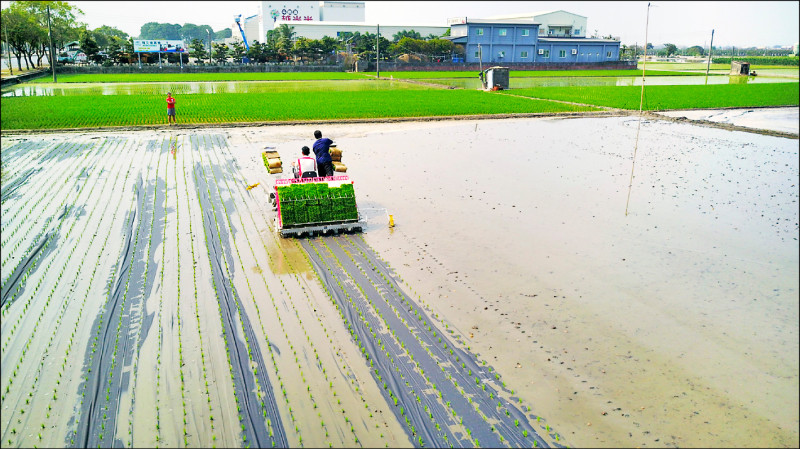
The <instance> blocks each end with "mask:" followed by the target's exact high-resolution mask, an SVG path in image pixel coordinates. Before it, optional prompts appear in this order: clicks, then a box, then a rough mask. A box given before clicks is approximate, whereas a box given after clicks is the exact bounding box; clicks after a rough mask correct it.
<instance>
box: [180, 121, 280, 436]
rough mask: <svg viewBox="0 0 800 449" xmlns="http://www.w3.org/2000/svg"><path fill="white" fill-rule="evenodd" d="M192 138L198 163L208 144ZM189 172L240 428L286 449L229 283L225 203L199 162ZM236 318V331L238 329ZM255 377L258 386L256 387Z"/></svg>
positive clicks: (258, 355)
mask: <svg viewBox="0 0 800 449" xmlns="http://www.w3.org/2000/svg"><path fill="white" fill-rule="evenodd" d="M192 137H194V138H193V139H190V141H191V144H192V145H191V151H192V153H193V154H194V153H197V154H201V159H202V152H209V151H212V149H211V148H209V147H208V146H206V145H203V147H202V148H201V147H200V143H199V141H198V139H197V137H196V136H192ZM204 144H205V141H204ZM193 171H194V180H195V188H196V190H197V192H198V201H199V202H200V208H201V210H202V217H203V232H204V235H205V243H206V248H207V250H208V256H209V263H210V265H211V273H212V276H211V277H212V283H213V285H214V290H215V291H216V296H217V301H218V306H219V311H220V314H221V317H222V324H223V334H224V338H225V344H226V350H227V352H228V356H229V363H230V368H231V376H232V378H233V379H232V380H233V384H234V390H235V395H236V398H237V403H238V404H243V405H244V407H243V408H244V412H245V413H244V415H243V416H242V415H241V414H240V415H239V418H240V421H246V423H243V424H242V426H243V429H242V431H243V433H244V437H245V442H246V440H247V439H249V440H250V441H252V442H254V444H255V445H256V446H258V447H266V446H267V445H268V444H270V445H276V446H278V447H287V446H288V442H287V439H286V432H285V430H284V428H283V423H282V422H281V418H280V414H279V412H278V406H277V402H276V399H275V395H274V393H273V388H272V385H271V384H270V381H269V377H267V372H268V371H267V366H266V364H265V363H264V360H263V356H262V354H263V352H262V351H261V348H260V345H259V342H258V338H257V336H256V334H255V332H254V331H253V328H252V325H251V323H250V319H249V317H248V316H247V314H246V313H245V312H244V308H243V305H242V304H241V301H240V297H239V295H238V293H237V291H236V288H235V287H234V285H233V282H232V273H231V272H230V269H231V268H230V267H233V266H235V264H234V260H233V254H232V252H231V248H230V239H232V237H229V234H228V233H229V232H232V231H230V230H228V229H227V228H226V227H225V223H226V222H227V218H226V217H225V216H224V215H223V212H222V210H221V209H223V207H222V202H223V201H224V200H222V197H221V192H220V190H219V186H218V185H217V183H216V182H214V180H213V179H212V180H211V182H209V180H207V179H206V174H205V168H204V167H203V162H202V160H201V162H196V163H195V165H194V170H193ZM237 317H238V320H239V321H240V324H241V325H240V326H237V324H236V321H237ZM242 337H243V338H242ZM243 340H244V341H243ZM251 360H252V364H254V365H255V368H256V373H255V374H254V373H253V369H252V368H251ZM256 378H257V379H258V384H256ZM258 386H261V389H260V391H262V392H263V393H264V398H263V400H262V399H260V398H259V397H258V394H257V391H258V390H259V389H258ZM262 406H263V408H262ZM267 419H268V420H269V421H270V423H271V428H272V429H273V430H274V432H272V435H270V431H269V429H268V428H267V424H266V422H265V420H267Z"/></svg>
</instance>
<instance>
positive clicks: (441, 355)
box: [345, 246, 508, 442]
mask: <svg viewBox="0 0 800 449" xmlns="http://www.w3.org/2000/svg"><path fill="white" fill-rule="evenodd" d="M356 248H358V247H357V246H356ZM358 250H359V252H361V253H362V255H363V256H364V259H365V260H366V261H367V262H368V263H369V264H370V265H371V270H370V271H372V272H374V273H378V274H379V275H380V276H381V278H382V279H383V281H384V283H385V284H386V285H387V286H389V287H390V288H391V289H392V290H393V291H394V292H395V296H397V297H398V298H400V299H401V300H402V301H403V302H405V303H406V306H407V307H409V309H410V311H414V314H415V317H416V318H417V319H418V320H419V321H421V322H423V325H422V328H423V329H425V328H426V327H427V330H428V331H429V332H432V336H433V337H434V338H438V343H439V344H441V345H442V347H441V348H438V346H437V345H436V342H435V341H434V342H433V343H432V344H424V343H423V341H422V339H421V338H420V337H419V336H418V335H417V333H416V332H415V331H414V328H413V327H412V326H410V325H409V324H408V323H407V320H406V319H405V317H404V316H403V315H404V314H403V313H401V312H400V310H399V309H397V308H396V307H395V306H394V305H392V304H391V303H390V302H389V301H388V300H386V298H385V297H383V295H381V296H382V297H383V299H384V300H386V302H387V304H388V305H389V306H390V307H391V308H392V310H393V311H394V312H395V314H396V315H397V318H398V319H400V321H401V322H402V323H403V324H404V325H405V326H406V328H407V329H408V330H409V332H410V333H411V334H412V335H413V336H414V337H415V339H417V341H419V342H420V346H421V347H422V348H423V349H424V350H425V351H426V352H427V353H428V355H429V356H430V357H431V359H432V360H437V359H447V357H448V355H447V352H446V351H445V350H447V349H448V345H447V340H446V339H445V341H444V343H443V342H442V338H441V336H438V337H437V332H436V331H435V330H433V329H432V328H431V326H430V324H428V323H425V322H424V319H423V317H422V316H421V315H420V314H419V312H418V311H416V310H415V309H414V307H413V304H412V303H410V302H409V301H408V299H407V297H406V296H405V295H401V294H400V292H398V291H397V289H396V288H395V287H394V285H393V284H392V283H390V282H389V281H388V279H386V276H385V275H384V274H383V272H382V271H381V270H379V269H378V267H376V266H375V265H374V264H373V263H372V261H371V260H370V258H369V257H367V256H366V255H365V254H364V253H363V252H362V251H361V250H360V249H358ZM345 253H346V254H347V252H346V251H345ZM353 262H354V263H355V260H353ZM362 272H363V273H364V274H365V275H366V276H367V278H368V279H369V275H368V274H367V272H366V271H365V270H363V269H362ZM370 282H372V281H371V280H370ZM373 285H374V284H373ZM376 289H377V288H376ZM445 327H446V328H447V327H449V325H447V324H445ZM431 346H433V347H434V348H438V349H439V351H437V352H438V356H437V355H434V354H433V351H432V350H431V349H430V348H431ZM404 349H405V351H406V354H407V355H409V356H410V357H411V358H412V360H413V355H412V354H410V353H409V351H408V349H407V348H404ZM449 355H450V356H451V357H455V360H452V361H451V362H452V364H453V366H458V363H459V362H461V361H460V358H459V356H457V355H454V353H453V350H452V348H450V349H449ZM417 365H418V366H419V363H418V362H417ZM461 365H462V367H464V365H465V364H464V363H463V362H461ZM437 366H439V368H440V369H441V370H442V373H444V374H445V376H446V377H447V378H448V380H450V381H451V382H452V383H453V385H454V387H455V388H456V390H457V391H458V392H459V393H460V394H461V395H462V396H463V397H464V398H465V399H467V400H468V402H469V403H470V404H472V405H473V407H474V408H475V411H476V412H477V413H478V415H479V416H480V417H481V418H482V419H483V420H484V422H487V423H488V417H487V415H486V414H485V413H484V412H483V411H481V410H480V408H479V406H478V402H473V401H472V397H471V396H470V395H468V394H467V392H466V390H465V388H464V386H463V383H464V380H463V378H462V386H459V385H458V380H457V379H454V378H453V376H452V374H451V373H449V372H447V370H445V367H444V366H443V365H442V364H441V363H440V362H438V361H437ZM423 376H425V375H424V372H423ZM425 378H426V380H427V381H429V382H430V379H428V377H427V376H425ZM475 380H476V383H479V382H480V379H479V377H477V376H476V377H475ZM434 389H437V388H436V386H435V384H434ZM437 390H438V389H437ZM483 390H484V391H485V384H484V385H483ZM439 395H440V397H441V392H439ZM489 396H490V398H491V399H494V393H492V392H490V393H489ZM448 408H449V401H448ZM451 411H452V412H453V415H454V417H455V411H454V410H452V409H451ZM507 413H508V412H507ZM467 430H469V429H467ZM491 430H492V432H494V431H495V428H494V426H492V427H491ZM499 438H500V441H501V442H502V441H503V440H504V437H503V436H502V435H500V436H499Z"/></svg>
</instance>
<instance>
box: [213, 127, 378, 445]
mask: <svg viewBox="0 0 800 449" xmlns="http://www.w3.org/2000/svg"><path fill="white" fill-rule="evenodd" d="M212 142H213V140H212ZM225 145H226V144H225V143H224V142H223V143H222V144H221V145H220V146H225ZM214 154H215V155H217V164H218V165H220V166H221V165H222V161H221V160H220V158H219V155H218V154H217V153H216V152H214ZM212 173H213V172H212ZM231 177H232V175H231ZM214 179H215V182H217V183H218V180H217V179H216V177H215V178H214ZM223 181H224V182H225V186H226V188H227V189H228V191H229V192H232V191H233V190H232V189H231V187H230V184H229V183H228V180H227V178H226V177H225V176H224V175H223ZM234 185H236V186H237V187H238V192H239V194H240V197H241V198H242V200H243V202H244V203H245V205H246V206H247V207H248V211H249V205H247V203H246V201H244V192H243V189H242V185H240V183H236V182H235V181H234ZM222 204H223V207H224V204H225V203H224V202H222ZM249 212H250V218H251V221H252V223H253V225H254V226H255V221H254V220H253V217H252V212H251V211H249ZM225 215H226V217H230V214H228V212H227V209H226V210H225ZM239 223H240V225H241V226H242V229H245V225H244V222H243V221H242V217H241V214H239ZM228 224H229V226H230V227H231V229H232V227H233V225H232V223H231V222H230V218H228ZM243 234H244V236H245V239H246V240H247V244H248V246H249V247H250V252H251V254H252V256H253V259H254V260H255V261H256V266H257V267H258V268H259V272H260V273H261V279H262V281H263V283H264V287H265V288H266V290H267V293H268V294H269V296H270V300H271V301H272V303H273V307H274V308H275V312H276V313H275V316H276V317H277V318H278V321H279V323H280V326H281V329H282V330H283V331H284V335H285V336H286V338H287V341H289V345H290V349H291V350H292V351H293V355H294V356H295V362H297V367H298V370H299V372H300V378H301V379H302V381H303V383H304V384H307V382H306V378H305V375H304V374H303V368H302V365H301V364H300V363H299V360H298V357H297V351H296V349H295V348H294V345H293V344H292V343H291V339H290V337H289V335H288V332H287V330H286V328H285V326H284V322H283V320H282V319H281V314H280V312H279V308H278V306H277V304H276V302H275V298H274V296H273V294H272V291H271V289H270V288H269V285H268V284H267V281H266V278H265V277H264V274H263V270H261V269H260V268H261V267H260V265H259V264H258V259H257V256H256V254H255V251H254V250H253V246H252V243H251V242H250V238H249V236H248V233H247V232H243ZM257 234H258V233H257ZM258 235H259V236H260V234H258ZM262 245H263V247H264V250H265V252H266V254H267V256H268V257H269V258H270V260H272V256H271V255H270V253H269V251H268V250H267V248H266V245H264V242H263V238H262ZM237 254H238V250H237ZM239 263H240V265H241V266H244V263H243V262H242V260H241V256H240V257H239ZM294 276H295V278H296V277H297V274H296V273H295V274H294ZM245 279H247V278H246V273H245ZM296 280H297V279H296ZM280 282H281V285H283V287H284V290H283V291H284V293H286V295H287V297H288V298H289V301H288V304H289V306H290V307H291V308H292V310H293V311H294V312H295V313H294V316H295V317H297V322H298V324H299V326H300V329H301V330H302V331H303V334H304V336H305V337H306V342H307V343H308V344H310V346H311V349H312V351H313V352H314V357H315V360H316V364H317V365H318V367H319V368H320V369H321V370H322V372H323V375H324V376H325V380H326V381H327V380H328V375H327V368H326V367H325V365H324V363H323V362H322V359H320V357H319V353H318V351H317V348H316V347H315V346H314V342H313V341H312V340H311V337H310V334H309V333H308V330H307V329H306V327H305V325H304V324H303V320H302V319H300V318H299V311H298V310H297V308H296V307H295V305H294V298H292V295H291V293H290V291H289V289H288V288H286V285H285V284H284V282H283V280H282V279H281V280H280ZM247 284H248V289H249V288H250V283H249V280H248V281H247ZM298 284H299V281H298ZM303 292H304V293H305V294H306V297H308V292H306V291H305V289H303ZM250 293H251V296H252V297H253V305H254V306H255V308H256V313H257V315H258V320H259V324H261V328H262V332H264V335H265V337H267V340H269V339H268V336H267V333H266V331H264V325H263V323H262V322H261V312H260V311H259V308H258V303H257V302H256V301H255V296H254V295H253V293H252V290H251V292H250ZM307 299H308V298H307ZM290 315H291V314H290ZM318 320H319V318H318ZM319 321H320V324H321V323H322V321H321V320H319ZM322 327H323V330H324V332H325V335H328V331H327V329H325V328H324V325H323V326H322ZM329 341H330V342H331V343H332V342H333V340H332V339H331V338H330V337H329ZM268 347H269V348H270V352H272V347H271V345H269V344H268ZM271 357H272V358H273V364H274V355H272V354H271ZM276 375H277V376H278V380H279V382H281V384H282V383H283V382H282V380H281V378H280V374H279V373H278V372H277V367H276ZM329 384H330V387H331V389H333V382H332V381H329ZM281 387H282V390H283V391H284V392H285V388H283V385H281ZM355 390H356V391H357V392H358V393H359V395H360V396H361V400H362V402H363V403H364V407H365V408H366V409H369V404H368V403H367V401H366V399H365V398H364V397H363V394H362V393H361V391H362V390H361V389H359V387H357V386H356V387H355ZM306 391H307V392H308V395H309V399H310V400H311V402H312V405H313V407H314V408H315V409H316V408H317V407H318V405H317V401H316V399H315V398H314V392H313V391H312V389H311V386H310V385H306ZM333 394H334V396H336V391H335V390H333ZM287 399H288V398H287ZM337 402H338V403H339V404H341V400H339V399H337ZM342 415H343V416H342V419H343V420H344V421H345V424H346V425H350V427H352V423H351V422H350V420H349V418H348V417H347V415H346V414H344V413H343V414H342ZM317 416H318V417H319V418H320V424H321V427H322V428H323V429H325V436H326V438H328V437H329V433H328V429H327V426H326V425H325V422H324V420H323V419H322V417H321V413H319V412H318V413H317ZM370 416H372V413H371V412H370ZM353 434H354V438H355V440H356V441H357V440H358V436H357V435H355V432H353ZM328 444H329V445H331V442H330V441H328Z"/></svg>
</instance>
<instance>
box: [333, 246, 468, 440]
mask: <svg viewBox="0 0 800 449" xmlns="http://www.w3.org/2000/svg"><path fill="white" fill-rule="evenodd" d="M336 242H337V244H338V242H339V240H338V239H337V240H336ZM321 243H322V245H323V246H325V247H326V248H327V249H328V251H329V253H330V255H331V256H332V258H333V259H334V260H336V261H337V263H338V264H339V265H340V266H343V265H342V262H341V261H340V260H339V258H338V256H337V255H336V254H335V253H334V252H333V251H332V250H331V249H330V248H329V247H328V244H327V243H326V242H325V241H321ZM342 250H343V251H344V252H345V254H346V255H348V257H350V259H351V262H353V263H354V265H355V266H356V267H357V268H358V269H359V270H360V271H362V273H363V274H364V275H365V277H366V278H367V279H368V280H370V279H369V277H368V276H367V275H366V272H364V270H363V269H362V268H361V267H359V266H358V264H355V261H354V260H353V259H352V256H350V255H349V254H348V252H347V251H346V249H344V248H343V247H342ZM343 272H344V273H345V274H346V275H347V277H348V278H349V280H350V282H352V283H353V285H355V286H356V288H357V289H358V290H359V292H360V293H361V296H362V299H364V300H365V301H367V303H369V304H370V305H371V306H372V311H373V312H374V313H375V315H376V316H377V317H379V318H380V319H381V320H382V321H383V323H384V326H385V327H386V329H388V330H391V326H390V325H389V323H388V322H387V321H386V320H385V318H384V317H383V315H382V314H381V313H380V310H379V309H378V307H377V306H376V305H375V304H374V303H373V302H372V299H371V298H370V296H369V295H368V294H367V293H366V292H365V291H364V289H363V287H362V286H361V285H360V284H359V283H358V281H357V280H356V279H355V278H354V277H353V276H352V275H351V274H350V273H349V272H347V270H343ZM337 282H339V281H338V279H337ZM370 282H372V281H371V280H370ZM372 286H373V287H374V288H375V291H377V292H378V294H379V295H381V293H380V288H379V287H378V286H377V285H375V284H374V283H373V284H372ZM340 287H341V284H340ZM345 295H346V296H348V297H349V294H347V293H346V291H345ZM381 296H382V295H381ZM384 299H385V298H384ZM353 305H354V306H355V307H356V308H357V306H356V305H355V304H354V303H353ZM359 315H361V312H360V311H359ZM365 322H366V321H365ZM366 324H367V327H368V328H369V329H370V332H371V333H372V337H373V339H375V340H376V343H377V345H378V346H379V347H380V348H381V350H382V351H384V353H385V354H386V357H387V359H388V360H390V362H391V364H392V366H393V367H394V369H395V371H397V373H398V374H399V376H400V378H401V380H405V374H403V373H404V372H406V374H410V372H407V371H406V367H405V365H402V364H401V365H398V364H395V363H394V358H393V356H392V355H391V353H390V352H389V351H388V350H387V349H386V346H385V344H384V342H383V341H382V339H381V338H380V337H378V335H377V334H376V333H375V331H374V330H372V328H371V326H370V324H369V322H366ZM352 332H353V331H352V330H351V333H352ZM391 334H392V337H394V338H395V341H396V342H397V343H398V345H399V346H400V347H401V348H403V349H404V350H405V352H406V355H408V356H409V357H410V359H411V360H412V361H413V360H414V357H413V354H411V353H409V351H408V348H406V346H405V343H404V342H402V341H401V340H400V339H399V338H398V337H397V335H396V334H395V332H394V331H393V330H391ZM356 340H357V338H356ZM359 346H361V343H359ZM361 352H362V353H364V354H365V356H366V358H367V359H368V360H369V355H368V354H367V353H366V350H365V348H363V347H362V350H361ZM370 366H372V362H371V360H370ZM416 369H417V370H421V368H420V367H419V363H418V362H416ZM375 374H376V376H377V380H378V382H383V386H384V389H387V390H388V391H389V395H390V398H391V399H392V400H393V401H394V404H395V406H398V403H399V400H398V398H397V397H394V394H393V392H392V391H391V389H390V388H388V386H387V384H386V382H385V381H383V380H382V375H381V374H380V373H379V372H378V370H377V369H376V370H375ZM425 380H426V383H427V384H428V386H432V387H433V388H434V389H435V388H436V386H435V384H433V383H432V382H431V381H430V380H429V379H428V378H427V377H425ZM405 385H406V387H407V388H408V389H409V394H410V396H413V397H415V399H416V402H417V403H419V404H421V403H422V399H421V398H420V397H419V394H418V393H417V392H415V391H414V388H413V387H411V385H410V383H409V382H408V381H407V380H406V381H405ZM406 406H407V405H406ZM425 412H426V413H425V414H426V415H427V417H428V419H429V421H430V422H431V425H432V426H433V427H435V428H436V429H437V431H440V432H443V431H442V430H441V425H440V424H439V423H438V422H436V420H435V419H434V417H433V412H432V411H431V410H427V406H426V410H425ZM400 415H401V416H403V418H404V419H405V423H406V426H407V427H408V428H409V430H410V431H411V433H412V435H414V436H416V437H417V441H416V442H418V443H419V445H420V446H422V445H424V440H423V439H422V437H421V436H419V435H418V434H417V431H416V427H415V424H414V423H413V422H412V421H411V419H409V417H408V415H406V414H405V409H404V406H400ZM453 416H454V417H455V411H453ZM417 424H421V423H417ZM440 435H441V437H442V438H443V439H445V441H446V440H447V434H446V432H443V433H442V434H440ZM448 443H449V442H448ZM449 444H452V443H449Z"/></svg>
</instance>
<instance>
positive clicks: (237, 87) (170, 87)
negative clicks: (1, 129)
mask: <svg viewBox="0 0 800 449" xmlns="http://www.w3.org/2000/svg"><path fill="white" fill-rule="evenodd" d="M392 85H393V87H394V88H396V89H402V88H403V87H406V86H408V85H407V84H403V83H400V82H395V83H392ZM331 89H335V90H337V91H345V92H347V91H351V92H359V91H369V90H375V89H385V84H383V83H376V82H375V80H347V81H343V80H315V81H204V82H186V81H176V82H169V83H159V82H141V83H24V84H18V85H15V86H11V87H8V88H5V89H3V93H2V95H3V96H4V97H26V96H27V97H38V96H53V95H62V96H72V95H90V96H94V95H153V94H155V95H166V93H167V92H172V93H173V95H185V94H217V93H239V94H242V93H263V92H271V93H276V92H308V91H309V90H321V91H325V90H331Z"/></svg>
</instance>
